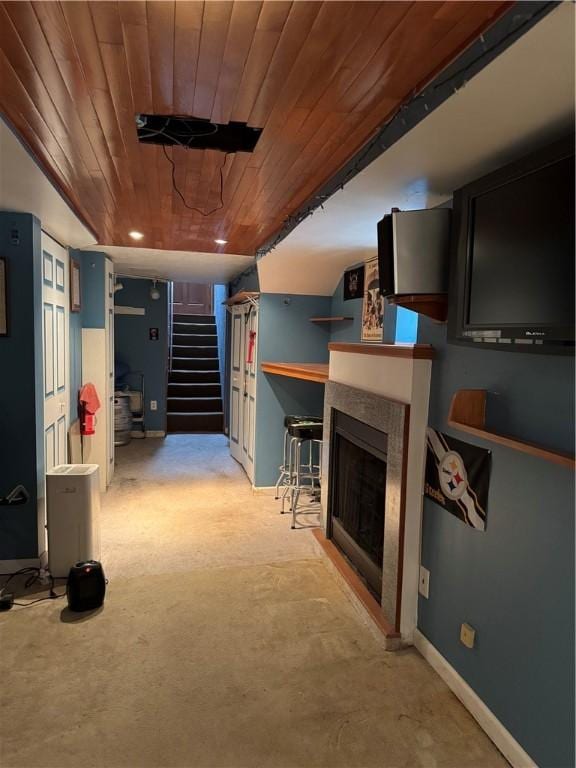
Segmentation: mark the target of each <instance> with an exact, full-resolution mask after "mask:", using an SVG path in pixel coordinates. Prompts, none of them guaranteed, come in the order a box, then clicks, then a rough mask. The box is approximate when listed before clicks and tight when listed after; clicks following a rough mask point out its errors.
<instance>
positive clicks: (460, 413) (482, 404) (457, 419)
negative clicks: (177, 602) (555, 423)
mask: <svg viewBox="0 0 576 768" xmlns="http://www.w3.org/2000/svg"><path fill="white" fill-rule="evenodd" d="M485 419H486V390H485V389H460V390H458V391H457V392H455V393H454V396H453V397H452V402H451V404H450V411H449V413H448V424H449V425H450V426H451V427H454V429H459V430H460V431H462V432H468V434H470V435H476V437H482V438H484V439H485V440H490V441H491V442H493V443H498V444H499V445H504V446H506V447H507V448H512V450H514V451H520V452H522V453H528V454H530V455H531V456H537V457H538V458H540V459H544V460H545V461H551V462H553V463H554V464H560V465H561V466H563V467H568V468H569V469H574V468H575V466H576V464H575V459H574V456H572V455H570V454H568V453H562V452H561V451H554V450H551V449H550V448H544V447H543V446H541V445H537V444H536V443H529V442H526V441H524V440H518V439H517V438H515V437H510V436H509V435H502V434H500V433H499V432H492V431H490V430H487V429H486V428H485V426H484V425H485Z"/></svg>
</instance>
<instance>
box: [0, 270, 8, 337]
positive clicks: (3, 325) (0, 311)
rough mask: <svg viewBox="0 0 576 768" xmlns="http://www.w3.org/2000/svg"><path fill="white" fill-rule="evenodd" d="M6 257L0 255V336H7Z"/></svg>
mask: <svg viewBox="0 0 576 768" xmlns="http://www.w3.org/2000/svg"><path fill="white" fill-rule="evenodd" d="M7 279H8V278H7V275H6V259H5V258H4V257H2V256H0V336H8V285H7Z"/></svg>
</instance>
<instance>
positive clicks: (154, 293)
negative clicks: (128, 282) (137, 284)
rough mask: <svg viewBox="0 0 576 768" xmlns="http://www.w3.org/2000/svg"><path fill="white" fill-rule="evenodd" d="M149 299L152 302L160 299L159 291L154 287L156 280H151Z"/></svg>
mask: <svg viewBox="0 0 576 768" xmlns="http://www.w3.org/2000/svg"><path fill="white" fill-rule="evenodd" d="M150 298H151V299H152V300H153V301H158V299H159V298H160V291H159V290H158V288H157V287H156V280H152V288H150Z"/></svg>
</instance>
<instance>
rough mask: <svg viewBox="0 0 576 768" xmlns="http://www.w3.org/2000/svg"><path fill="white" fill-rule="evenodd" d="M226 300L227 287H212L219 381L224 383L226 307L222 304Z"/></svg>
mask: <svg viewBox="0 0 576 768" xmlns="http://www.w3.org/2000/svg"><path fill="white" fill-rule="evenodd" d="M227 298H228V286H226V285H215V286H214V318H215V320H216V332H217V333H218V360H219V363H220V374H221V377H222V378H221V380H222V381H224V371H225V369H226V315H227V314H228V312H227V311H226V307H225V306H224V304H223V303H222V302H223V301H226V299H227Z"/></svg>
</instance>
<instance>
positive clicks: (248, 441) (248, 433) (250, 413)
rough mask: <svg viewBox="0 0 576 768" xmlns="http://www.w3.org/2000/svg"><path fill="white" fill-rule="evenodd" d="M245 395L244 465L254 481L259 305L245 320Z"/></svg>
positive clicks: (243, 421) (252, 308)
mask: <svg viewBox="0 0 576 768" xmlns="http://www.w3.org/2000/svg"><path fill="white" fill-rule="evenodd" d="M252 334H254V342H253V345H254V348H253V352H252V362H251V363H249V362H248V350H249V347H250V337H251V335H252ZM244 346H245V354H244V395H243V416H242V441H241V444H242V466H243V467H244V469H245V470H246V474H247V475H248V477H249V478H250V480H251V481H252V482H254V442H255V427H256V372H257V360H256V357H257V350H258V307H256V306H252V305H251V306H249V307H247V309H246V320H245V322H244Z"/></svg>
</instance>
